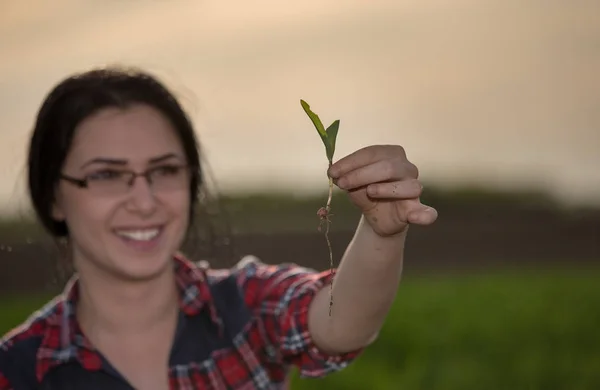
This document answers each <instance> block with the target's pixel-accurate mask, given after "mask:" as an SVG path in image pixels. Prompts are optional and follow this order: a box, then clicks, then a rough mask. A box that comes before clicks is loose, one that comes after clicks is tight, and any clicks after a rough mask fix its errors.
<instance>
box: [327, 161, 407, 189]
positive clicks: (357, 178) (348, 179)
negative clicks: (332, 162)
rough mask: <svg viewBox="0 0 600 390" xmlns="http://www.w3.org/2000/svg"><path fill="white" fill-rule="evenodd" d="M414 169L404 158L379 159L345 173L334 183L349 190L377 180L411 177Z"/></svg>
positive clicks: (395, 179)
mask: <svg viewBox="0 0 600 390" xmlns="http://www.w3.org/2000/svg"><path fill="white" fill-rule="evenodd" d="M414 170H415V169H414V166H413V165H412V164H411V163H409V162H407V161H406V160H404V159H400V158H394V159H386V160H379V161H377V162H374V163H372V164H369V165H366V166H362V167H360V168H357V169H355V170H353V171H350V172H347V173H345V174H344V175H342V176H340V177H339V178H338V179H337V180H336V182H335V183H336V185H337V186H338V187H340V188H342V189H345V190H350V189H353V188H358V187H363V186H366V185H369V184H374V183H377V182H383V181H386V182H389V181H398V180H402V179H407V178H411V177H413V175H414Z"/></svg>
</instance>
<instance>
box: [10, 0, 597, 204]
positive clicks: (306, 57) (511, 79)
mask: <svg viewBox="0 0 600 390" xmlns="http://www.w3.org/2000/svg"><path fill="white" fill-rule="evenodd" d="M0 58H1V60H0V107H1V115H0V128H1V129H2V132H0V179H1V182H0V183H1V184H0V211H2V210H5V211H6V210H8V209H9V208H14V206H15V205H22V204H24V202H26V198H25V196H24V192H23V188H22V181H23V180H22V179H23V178H24V174H25V171H24V169H25V165H24V164H25V153H26V147H27V140H28V136H29V132H30V128H31V125H32V122H33V119H34V116H35V114H36V110H37V109H38V107H39V104H40V103H41V101H42V99H43V98H44V95H45V94H46V93H47V92H48V91H49V90H50V88H52V87H53V86H54V84H56V83H57V82H58V81H60V79H62V78H63V77H66V76H67V75H68V74H69V73H71V72H74V71H80V70H83V69H87V68H89V67H92V66H98V65H103V64H111V63H124V64H130V65H137V66H142V67H145V68H146V69H148V70H150V71H152V72H154V73H156V74H157V75H158V76H160V77H161V78H162V79H163V80H164V81H165V82H166V83H167V84H168V85H169V86H170V87H171V88H172V89H173V90H174V91H175V92H176V93H177V94H178V95H179V96H180V97H181V98H182V101H183V103H184V104H185V106H186V107H187V108H188V109H189V110H190V113H191V115H192V117H193V119H194V121H195V123H196V125H197V127H198V134H199V136H200V139H201V142H202V143H203V145H204V147H205V148H206V150H207V156H208V159H209V162H210V164H211V169H212V171H213V172H214V174H215V176H216V178H217V180H218V184H219V186H220V188H221V189H222V190H223V191H234V190H245V189H251V190H261V189H269V188H283V187H284V188H289V189H290V190H292V191H299V192H302V191H301V190H300V189H299V187H300V186H306V188H308V189H309V190H313V189H318V190H323V187H324V186H325V187H326V185H327V183H326V179H325V177H324V172H325V169H326V163H327V162H326V159H325V154H324V152H323V146H322V144H321V143H320V142H321V141H320V140H319V138H318V136H317V134H316V131H315V130H314V128H313V127H312V124H311V123H310V122H309V120H308V118H307V117H306V115H305V114H304V112H303V111H302V109H301V107H300V103H299V100H300V99H301V98H302V99H305V100H307V101H308V102H309V103H310V104H311V106H312V107H313V108H314V110H315V111H316V112H317V113H319V114H320V115H321V117H322V118H323V119H324V121H325V122H331V121H333V120H334V119H341V127H340V133H339V136H338V148H337V151H336V157H337V158H339V157H342V156H343V155H345V154H347V153H350V152H352V151H354V150H355V149H357V148H360V147H362V146H366V145H368V144H373V143H397V144H401V145H403V146H405V147H406V149H407V151H408V156H409V159H411V161H413V162H415V163H416V164H417V165H418V166H419V167H420V168H421V172H422V175H423V179H424V180H425V181H431V182H433V183H438V184H440V185H450V186H454V185H460V184H462V183H464V182H481V183H484V184H491V185H496V186H503V187H507V186H538V185H539V186H543V187H544V188H547V189H548V190H550V191H552V192H553V193H554V194H555V195H556V196H559V197H560V198H561V199H563V200H565V201H567V202H594V203H596V204H600V152H599V148H600V72H599V71H598V69H600V3H599V2H597V1H589V0H587V1H586V0H573V1H570V2H562V1H540V0H506V1H501V0H496V1H492V0H455V1H452V2H451V1H444V0H433V1H429V2H417V1H413V0H409V1H396V0H378V1H377V0H376V1H370V2H365V1H357V0H345V1H342V0H330V1H327V2H323V1H316V0H304V1H302V2H281V1H275V0H258V1H254V2H244V1H232V0H220V1H197V0H194V1H192V0H189V1H183V0H181V1H129V2H128V1H122V0H120V1H117V0H109V1H91V0H55V1H52V2H41V1H33V0H8V1H4V2H3V3H2V4H1V5H0ZM259 148H261V149H262V148H264V150H261V149H259Z"/></svg>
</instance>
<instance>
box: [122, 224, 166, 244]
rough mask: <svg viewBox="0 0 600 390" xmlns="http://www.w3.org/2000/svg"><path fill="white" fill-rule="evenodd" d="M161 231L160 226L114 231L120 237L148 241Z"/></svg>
mask: <svg viewBox="0 0 600 390" xmlns="http://www.w3.org/2000/svg"><path fill="white" fill-rule="evenodd" d="M161 232H162V227H161V228H151V229H118V230H115V233H116V234H117V235H118V236H119V237H122V238H125V239H126V240H130V241H139V242H148V241H152V240H153V239H155V238H156V237H158V236H159V234H160V233H161Z"/></svg>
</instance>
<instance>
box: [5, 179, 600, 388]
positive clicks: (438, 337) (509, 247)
mask: <svg viewBox="0 0 600 390" xmlns="http://www.w3.org/2000/svg"><path fill="white" fill-rule="evenodd" d="M426 188H428V191H427V193H426V194H425V196H424V197H423V201H424V202H425V203H428V204H431V205H433V206H435V207H436V208H437V209H438V211H439V212H440V218H439V220H438V222H437V223H436V224H435V225H434V226H432V227H428V228H418V227H413V228H412V229H411V231H410V234H409V240H408V246H407V249H406V262H405V267H404V268H405V271H404V279H403V282H402V285H401V288H400V290H399V294H398V298H397V302H396V304H395V306H394V308H393V310H392V313H391V314H390V316H389V318H388V319H387V322H386V325H385V328H384V330H383V332H382V333H381V336H380V338H379V340H378V341H377V342H376V343H375V344H374V345H372V346H371V348H369V349H368V350H367V351H366V352H365V353H364V355H362V356H361V357H360V358H359V359H358V360H357V361H356V362H355V363H354V364H352V365H351V366H350V367H349V368H348V369H347V370H345V371H344V372H343V373H340V374H335V375H332V376H331V377H329V378H327V379H325V380H316V381H315V380H311V379H306V380H301V379H299V378H298V377H297V376H296V377H294V384H293V387H292V389H315V388H319V389H321V388H322V389H334V390H335V389H347V390H353V389H361V390H364V389H373V390H378V389H385V390H389V389H411V390H412V389H432V390H437V389H440V390H442V389H443V390H454V389H457V390H458V389H461V390H465V389H466V390H469V389H478V390H479V389H486V390H488V389H489V390H495V389H527V390H534V389H536V390H537V389H543V390H553V389H557V390H558V389H560V390H563V389H568V390H578V389H598V388H600V334H599V332H598V328H599V326H600V287H598V282H597V281H598V280H600V267H598V265H600V210H594V209H567V208H564V207H561V206H560V205H559V204H557V203H555V202H553V201H552V199H549V198H548V197H546V196H545V195H544V194H539V193H536V192H531V193H520V194H514V193H497V192H491V191H483V190H480V189H475V188H471V189H463V190H460V191H458V190H457V191H454V192H448V191H446V192H444V191H440V190H435V189H431V188H430V187H426ZM325 200H326V195H316V196H314V197H308V198H294V197H292V196H288V195H285V194H275V195H265V194H256V195H252V196H240V197H225V198H223V203H222V205H221V206H222V208H221V210H224V211H226V214H225V215H224V216H219V217H217V218H214V220H210V221H209V220H205V219H202V221H201V222H202V223H203V224H204V225H211V226H213V228H214V230H215V231H216V232H217V236H219V237H220V239H219V240H217V245H216V246H215V247H214V248H212V249H209V248H206V247H204V246H203V245H202V243H200V244H199V245H195V244H198V243H197V242H191V243H189V245H188V246H187V247H186V252H188V253H189V254H193V257H194V258H195V259H198V258H201V257H202V258H203V257H209V258H211V259H214V263H213V264H214V266H217V267H219V266H228V265H230V264H231V262H233V261H235V259H236V258H237V257H238V256H241V255H244V254H248V253H251V254H254V255H256V256H258V257H260V258H261V259H262V260H263V261H265V262H268V263H278V262H289V261H291V262H297V263H299V264H301V265H306V266H310V267H313V268H316V269H326V268H328V265H329V262H328V258H327V249H326V244H325V241H324V238H323V235H322V234H321V233H319V232H317V230H316V227H317V225H318V218H317V216H316V211H317V209H318V208H319V207H320V206H322V205H323V203H324V201H325ZM333 212H334V214H335V215H334V216H333V218H332V219H333V225H332V234H331V239H332V243H333V248H334V257H335V259H336V262H337V261H339V259H340V257H341V256H342V254H343V250H344V249H345V247H346V245H347V244H348V241H349V240H350V239H351V237H352V232H353V229H354V227H355V225H356V222H357V221H358V216H359V215H358V213H357V212H356V210H355V209H354V208H353V206H352V205H351V204H349V203H348V201H347V200H346V199H345V197H343V196H340V194H339V193H336V196H335V197H334V200H333ZM207 217H208V216H204V217H203V218H207ZM212 218H213V217H210V218H209V219H212ZM207 222H211V223H210V224H207ZM226 222H227V223H226ZM228 230H229V231H230V232H231V234H230V235H223V236H221V233H226V232H227V231H228ZM199 234H200V235H202V234H203V233H202V231H200V232H199ZM192 241H194V240H192ZM56 254H57V252H56V250H55V248H54V247H53V245H52V243H51V242H50V241H49V240H48V239H46V238H44V236H43V235H42V234H41V231H40V229H39V228H38V227H35V225H34V224H32V223H31V222H30V221H29V220H28V219H26V218H24V219H19V220H12V221H4V222H3V223H0V312H1V313H2V316H1V317H0V332H2V333H3V332H5V331H6V330H8V329H9V328H11V327H12V326H14V325H16V324H18V323H19V322H21V321H23V320H24V319H25V318H26V317H27V316H28V315H29V314H30V313H31V311H32V310H34V309H35V308H37V307H39V306H40V305H41V304H42V303H43V302H44V301H45V300H46V299H47V298H48V297H49V296H50V295H51V294H53V293H55V292H56V291H57V290H59V289H61V288H62V283H61V282H60V281H57V280H55V278H54V277H55V272H54V271H55V269H54V268H55V261H56V259H57V258H56Z"/></svg>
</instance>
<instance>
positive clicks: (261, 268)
mask: <svg viewBox="0 0 600 390" xmlns="http://www.w3.org/2000/svg"><path fill="white" fill-rule="evenodd" d="M205 267H206V276H207V280H208V282H209V284H210V285H212V286H224V285H226V286H228V288H229V289H231V288H235V289H237V291H238V293H239V294H240V295H242V296H243V297H244V300H245V302H246V304H247V305H248V306H249V307H256V306H258V305H265V304H276V305H277V306H281V307H284V306H285V305H287V304H288V303H289V302H290V301H291V300H294V299H299V298H308V299H310V298H311V297H312V296H313V295H314V293H316V292H317V291H318V290H320V289H321V288H322V287H323V286H325V285H326V283H327V282H328V281H330V278H331V275H330V272H328V271H323V272H318V271H316V270H314V269H311V268H307V267H303V266H300V265H298V264H295V263H281V264H276V265H273V264H267V263H264V262H263V261H261V260H260V259H259V258H257V257H256V256H251V255H248V256H244V257H243V258H242V259H241V260H240V261H239V262H238V263H237V264H235V266H233V267H231V268H226V269H213V268H210V267H207V265H205Z"/></svg>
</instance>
